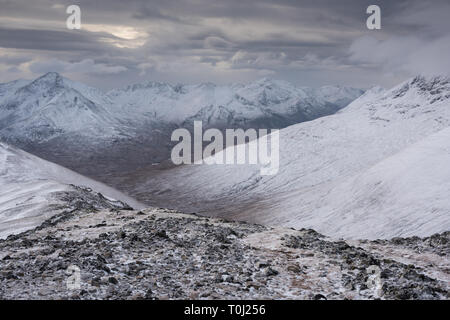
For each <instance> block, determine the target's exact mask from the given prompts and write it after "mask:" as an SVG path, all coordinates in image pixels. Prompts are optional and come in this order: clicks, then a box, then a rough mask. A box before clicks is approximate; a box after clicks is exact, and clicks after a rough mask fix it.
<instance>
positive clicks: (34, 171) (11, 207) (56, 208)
mask: <svg viewBox="0 0 450 320" xmlns="http://www.w3.org/2000/svg"><path fill="white" fill-rule="evenodd" d="M75 185H78V186H83V187H88V188H91V189H94V190H95V191H96V192H102V193H103V194H104V195H105V196H107V197H109V199H108V198H104V197H98V196H97V198H98V199H95V201H96V202H97V203H98V205H99V206H104V205H105V203H108V202H110V203H109V204H107V205H108V206H109V205H110V206H111V207H113V206H119V207H121V206H122V205H119V204H120V203H119V202H118V201H116V200H112V199H117V200H120V201H122V202H126V203H128V204H129V205H131V206H133V207H136V208H142V205H141V204H140V203H139V202H138V201H135V200H133V199H132V198H130V197H128V196H126V195H124V194H122V193H121V192H118V191H116V190H114V189H112V188H110V187H108V186H106V185H104V184H102V183H99V182H96V181H94V180H91V179H89V178H86V177H83V176H81V175H79V174H77V173H75V172H73V171H70V170H68V169H65V168H63V167H60V166H59V165H56V164H54V163H51V162H48V161H45V160H42V159H40V158H38V157H36V156H33V155H31V154H29V153H27V152H25V151H22V150H19V149H17V148H14V147H11V146H8V145H6V144H4V143H0V190H1V192H0V238H4V237H6V236H8V235H9V234H15V233H19V232H22V231H25V230H28V229H32V228H34V227H37V226H38V225H40V224H41V223H42V222H43V221H45V220H46V219H48V218H49V217H51V216H53V215H56V214H58V213H61V212H63V211H64V210H66V211H67V210H68V209H71V207H73V206H76V205H77V204H76V203H74V201H75V202H76V201H78V198H84V199H83V201H86V203H88V202H89V201H93V200H94V197H93V196H92V197H91V196H89V198H90V199H89V201H88V199H86V194H87V193H86V192H82V191H83V190H82V189H80V188H78V187H76V186H75ZM69 199H70V201H69ZM101 208H104V207H101ZM72 209H73V208H72Z"/></svg>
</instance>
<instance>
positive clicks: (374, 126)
mask: <svg viewBox="0 0 450 320" xmlns="http://www.w3.org/2000/svg"><path fill="white" fill-rule="evenodd" d="M449 126H450V82H449V80H448V79H447V78H442V77H435V78H431V79H426V78H423V77H416V78H415V79H412V80H410V81H407V82H405V83H403V84H401V85H400V86H398V87H396V88H394V89H392V90H389V91H383V90H382V89H380V88H374V89H373V90H370V91H369V92H367V93H365V94H364V95H363V96H362V97H360V98H359V99H357V100H356V101H354V102H353V103H351V104H350V105H349V106H348V107H346V108H344V109H343V110H341V111H340V112H338V113H337V114H335V115H331V116H328V117H323V118H320V119H316V120H314V121H310V122H306V123H301V124H297V125H293V126H291V127H288V128H285V129H283V130H282V131H281V135H280V145H281V150H280V157H281V159H280V171H279V173H278V174H277V175H275V176H260V175H259V168H258V167H256V166H245V165H244V166H226V165H225V166H224V165H216V166H215V165H212V166H206V165H204V166H183V167H179V168H176V169H174V170H170V171H168V172H165V173H163V174H161V175H159V176H158V177H157V178H155V179H150V180H149V181H148V183H147V184H145V183H142V182H141V183H142V187H140V188H138V189H137V190H136V193H139V192H142V193H143V192H144V190H146V191H147V192H150V195H149V196H148V198H152V197H153V198H154V199H160V198H161V197H163V196H164V197H165V198H170V199H173V200H172V206H173V207H176V208H179V209H184V210H193V209H194V207H195V206H202V204H204V206H203V208H202V209H203V210H202V212H204V213H209V212H218V215H221V216H227V217H229V218H236V219H245V220H249V221H256V222H261V223H268V224H275V225H284V226H292V227H311V228H314V229H316V230H318V231H320V232H322V233H325V234H327V235H331V236H336V237H346V238H378V237H382V238H388V237H394V236H410V235H420V236H425V235H430V234H431V233H433V232H439V231H446V230H449V229H450V221H449V216H450V198H448V197H447V198H446V197H445V196H444V195H445V194H446V193H447V194H448V181H450V172H449V167H450V162H448V147H449V142H448V138H449V132H448V130H445V129H446V128H448V127H449ZM441 130H444V131H442V132H439V131H441ZM435 133H436V135H435V136H432V135H433V134H435ZM400 169H401V170H400ZM425 191H426V192H425ZM155 202H156V204H157V201H155ZM215 208H216V209H217V210H214V209H215ZM216 215H217V214H216Z"/></svg>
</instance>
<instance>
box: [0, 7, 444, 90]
mask: <svg viewBox="0 0 450 320" xmlns="http://www.w3.org/2000/svg"><path fill="white" fill-rule="evenodd" d="M76 3H77V4H78V5H79V6H80V7H81V12H82V30H68V29H66V28H65V19H66V18H67V14H66V12H65V9H66V7H67V6H68V5H70V4H73V2H72V1H69V0H54V1H53V0H37V1H32V2H30V1H28V0H27V1H25V0H14V1H5V0H0V8H1V10H0V71H1V72H0V74H1V75H2V78H1V79H0V80H3V81H4V80H11V79H12V78H13V77H17V76H18V75H19V76H22V77H33V76H36V75H38V73H41V72H44V71H51V69H54V70H59V71H60V72H62V73H64V74H65V75H67V76H69V77H73V78H75V79H78V80H84V81H87V82H89V83H90V84H92V85H98V86H101V87H104V88H105V87H112V86H118V85H123V84H125V83H127V82H135V81H143V80H145V79H155V80H162V81H171V82H180V81H182V82H199V81H215V82H230V81H248V80H253V79H255V78H259V77H261V76H265V75H269V76H272V77H274V78H282V79H286V80H290V81H293V82H296V83H298V84H302V85H322V84H329V83H331V82H334V83H342V84H349V85H362V86H368V85H370V84H381V85H383V84H384V85H391V84H393V83H394V82H396V81H399V80H402V79H403V78H405V77H409V76H412V75H414V73H419V72H420V73H427V72H430V73H433V72H438V71H442V70H445V69H446V68H447V67H449V65H448V61H449V60H448V58H446V57H448V55H449V54H450V52H449V51H450V48H449V46H448V45H446V43H450V41H448V40H449V39H448V37H449V29H450V28H449V23H448V21H449V19H448V17H447V15H448V13H449V4H448V1H444V0H435V1H419V0H397V1H391V0H340V1H331V0H303V1H299V0H273V1H269V0H246V1H243V0H226V1H225V0H222V1H211V0H176V1H175V0H153V1H146V0H128V1H121V0H97V1H91V0H79V1H77V2H76ZM371 4H377V5H379V6H380V7H381V10H382V29H381V30H377V31H371V30H368V29H367V28H366V26H365V23H366V18H367V14H366V8H367V7H368V6H369V5H371ZM12 57H17V58H16V59H13V58H12ZM2 66H3V67H2ZM47 69H48V70H47ZM448 69H449V70H450V68H448ZM8 70H9V71H8Z"/></svg>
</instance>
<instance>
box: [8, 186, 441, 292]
mask: <svg viewBox="0 0 450 320" xmlns="http://www.w3.org/2000/svg"><path fill="white" fill-rule="evenodd" d="M85 191H86V190H85ZM86 192H88V191H86ZM70 196H71V195H70V194H67V197H70ZM85 198H86V197H85ZM97 201H101V200H99V199H98V197H97V196H94V197H93V199H91V202H90V204H85V203H83V204H80V203H78V201H77V199H76V198H74V199H71V200H70V201H69V203H72V207H73V210H70V213H68V212H66V213H63V214H60V215H57V216H54V217H52V218H51V219H50V220H48V221H46V222H45V223H44V224H43V225H41V226H40V227H38V228H36V229H35V230H31V231H27V232H25V233H22V234H19V235H13V236H9V237H8V238H7V239H6V240H3V241H0V270H1V271H0V298H1V299H17V298H19V299H224V298H231V299H233V298H237V299H262V298H264V299H373V298H378V297H379V298H382V299H448V298H449V291H448V289H449V266H448V251H449V247H448V240H449V233H444V234H441V235H435V236H433V237H431V238H432V240H430V239H431V238H430V239H415V238H414V239H393V240H391V241H363V242H359V241H354V242H353V243H347V242H344V241H331V240H330V239H328V238H326V237H324V236H322V235H320V234H319V233H317V232H315V231H313V230H306V229H303V230H293V229H282V228H268V227H264V226H260V225H252V224H246V223H238V222H227V221H224V220H220V219H213V218H205V217H199V216H196V215H187V214H181V213H178V212H175V211H169V210H165V209H147V210H143V211H134V210H123V208H122V209H119V207H117V206H113V205H111V204H110V203H109V205H111V207H109V208H107V209H103V208H102V207H103V205H101V206H100V205H98V203H97ZM125 209H129V208H125ZM418 248H420V249H418ZM394 249H395V250H396V251H395V250H394ZM417 250H422V251H417ZM420 252H426V253H427V257H428V258H427V264H426V265H425V266H423V265H421V264H420V261H419V260H420V257H421V255H420ZM415 258H417V259H416V260H417V264H416V265H414V261H416V260H414V259H415ZM404 259H409V262H408V263H402V262H401V261H402V260H404ZM411 262H412V263H411ZM73 265H75V266H76V267H78V268H79V270H80V278H81V281H80V286H79V287H76V288H73V287H72V288H71V289H69V288H68V286H67V280H68V278H69V274H68V273H67V269H68V267H69V266H73ZM371 266H378V267H379V268H380V271H381V274H380V277H381V284H382V289H381V292H377V291H376V290H375V289H372V288H371V287H370V288H368V287H367V284H368V281H367V280H368V273H367V268H369V267H371Z"/></svg>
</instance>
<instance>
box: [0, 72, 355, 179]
mask: <svg viewBox="0 0 450 320" xmlns="http://www.w3.org/2000/svg"><path fill="white" fill-rule="evenodd" d="M362 93H363V91H362V90H359V89H353V88H346V87H324V88H319V89H311V88H297V87H295V86H293V85H291V84H289V83H287V82H284V81H275V80H270V79H262V80H260V81H256V82H253V83H250V84H248V85H242V84H231V85H228V86H217V85H214V84H211V83H204V84H199V85H171V84H168V83H158V82H148V83H144V84H135V85H131V86H128V87H126V88H124V89H117V90H112V91H110V92H108V93H103V92H101V91H99V90H97V89H95V88H91V87H88V86H86V85H84V84H81V83H77V82H74V81H71V80H69V79H66V78H64V77H62V76H61V75H59V74H57V73H54V72H51V73H47V74H45V75H43V76H42V77H39V78H37V79H36V80H34V81H15V82H11V83H7V84H1V85H0V138H1V139H3V140H4V141H6V142H7V143H9V144H13V145H16V146H18V147H20V148H22V149H24V150H26V151H28V152H31V153H33V154H36V155H38V156H40V157H42V158H44V159H47V160H49V161H52V162H56V163H58V164H61V165H63V166H66V167H68V168H71V169H73V170H76V171H78V172H80V173H82V174H86V175H89V176H91V177H95V178H99V179H102V180H104V181H108V182H111V180H110V179H112V177H113V176H115V175H118V174H123V173H124V172H131V171H133V170H136V168H141V167H145V166H149V165H152V163H159V162H162V161H165V160H167V159H168V158H169V157H170V150H171V147H172V145H173V143H172V142H171V140H170V136H171V134H172V131H173V130H174V129H176V128H178V127H180V126H181V127H186V128H188V129H189V128H191V125H192V122H193V121H194V120H203V121H204V124H205V127H206V126H210V127H219V128H229V127H233V128H235V127H243V128H246V127H255V128H260V127H263V128H282V127H286V126H288V125H290V124H293V123H298V122H302V121H306V120H311V119H315V118H317V117H320V116H323V115H328V114H332V113H335V112H336V111H338V110H339V109H340V108H342V107H344V106H345V105H346V104H348V103H350V102H351V101H352V100H354V99H355V98H357V97H358V96H360V95H361V94H362Z"/></svg>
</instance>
